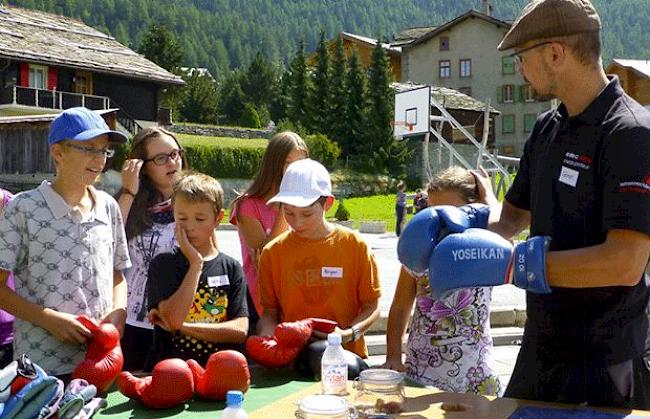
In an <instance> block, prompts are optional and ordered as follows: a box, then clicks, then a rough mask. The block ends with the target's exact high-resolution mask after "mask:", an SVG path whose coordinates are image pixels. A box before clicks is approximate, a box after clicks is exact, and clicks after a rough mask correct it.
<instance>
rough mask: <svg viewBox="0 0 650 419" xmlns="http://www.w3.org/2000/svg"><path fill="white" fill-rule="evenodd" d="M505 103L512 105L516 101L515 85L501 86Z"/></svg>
mask: <svg viewBox="0 0 650 419" xmlns="http://www.w3.org/2000/svg"><path fill="white" fill-rule="evenodd" d="M501 92H502V97H503V103H512V102H514V101H515V85H514V84H504V85H503V86H501Z"/></svg>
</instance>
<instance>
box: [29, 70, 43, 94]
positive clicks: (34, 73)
mask: <svg viewBox="0 0 650 419" xmlns="http://www.w3.org/2000/svg"><path fill="white" fill-rule="evenodd" d="M29 87H33V88H35V89H47V67H46V66H44V65H34V64H30V65H29Z"/></svg>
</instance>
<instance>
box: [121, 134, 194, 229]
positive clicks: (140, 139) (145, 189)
mask: <svg viewBox="0 0 650 419" xmlns="http://www.w3.org/2000/svg"><path fill="white" fill-rule="evenodd" d="M163 136H168V137H171V138H173V139H174V142H175V143H176V145H177V146H178V149H179V150H180V149H181V148H182V147H181V145H180V143H179V142H178V139H177V138H176V136H175V135H174V134H173V133H171V132H169V131H167V130H166V129H164V128H157V127H155V128H154V127H152V128H145V129H143V130H141V131H140V132H138V133H137V134H136V135H135V137H133V140H131V149H130V150H129V153H128V155H127V158H128V159H141V160H145V159H148V158H150V156H147V145H148V144H149V143H150V142H151V140H153V139H156V138H160V137H163ZM181 159H182V166H181V167H182V168H183V169H187V161H186V160H185V157H184V156H181ZM152 164H153V163H152ZM118 197H119V196H118ZM163 199H164V197H163V196H162V195H161V194H160V192H158V190H157V189H156V188H155V187H154V185H153V184H152V183H151V181H150V180H149V177H148V176H147V175H146V174H145V170H144V166H143V167H142V169H141V170H140V188H139V189H138V193H137V194H136V196H135V198H134V199H133V204H132V205H131V210H130V211H129V216H128V217H127V219H126V220H125V224H126V225H125V230H126V238H127V240H130V239H131V238H132V237H136V236H138V235H139V234H140V233H142V232H143V231H145V230H146V229H148V228H150V227H151V226H152V225H153V221H152V220H151V216H150V215H149V211H147V208H149V207H150V206H152V205H154V204H157V203H158V202H160V201H162V200H163Z"/></svg>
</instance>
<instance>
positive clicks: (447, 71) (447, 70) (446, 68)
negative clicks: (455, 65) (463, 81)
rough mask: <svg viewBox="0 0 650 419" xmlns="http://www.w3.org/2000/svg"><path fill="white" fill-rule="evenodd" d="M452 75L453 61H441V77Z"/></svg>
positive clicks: (445, 77)
mask: <svg viewBox="0 0 650 419" xmlns="http://www.w3.org/2000/svg"><path fill="white" fill-rule="evenodd" d="M450 77H451V61H449V60H442V61H440V78H441V79H448V78H450Z"/></svg>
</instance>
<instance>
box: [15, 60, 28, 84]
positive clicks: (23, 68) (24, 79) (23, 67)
mask: <svg viewBox="0 0 650 419" xmlns="http://www.w3.org/2000/svg"><path fill="white" fill-rule="evenodd" d="M18 85H19V86H22V87H29V64H27V63H20V81H19V82H18Z"/></svg>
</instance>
